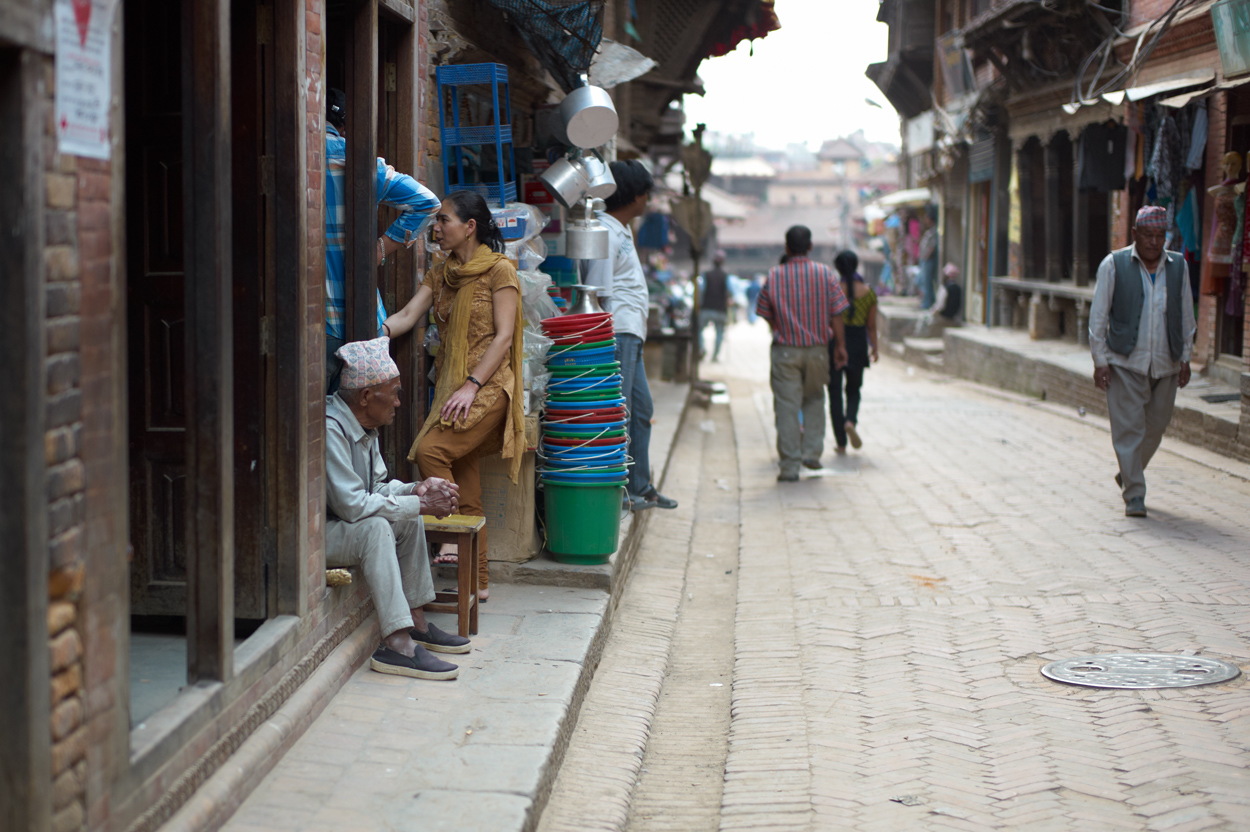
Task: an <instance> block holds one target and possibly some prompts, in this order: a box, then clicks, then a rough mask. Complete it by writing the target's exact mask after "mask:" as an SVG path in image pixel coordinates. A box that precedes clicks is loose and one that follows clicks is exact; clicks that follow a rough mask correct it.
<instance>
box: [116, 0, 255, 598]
mask: <svg viewBox="0 0 1250 832" xmlns="http://www.w3.org/2000/svg"><path fill="white" fill-rule="evenodd" d="M234 5H235V8H234V9H232V29H234V31H233V32H232V35H233V37H232V40H233V43H234V47H233V49H232V67H231V70H232V78H233V79H235V80H234V84H233V90H232V94H233V97H234V99H235V100H234V103H235V105H236V106H235V107H234V108H233V109H234V112H233V113H232V139H233V140H234V143H235V147H234V155H233V160H234V164H233V170H232V180H233V187H234V196H233V205H232V210H233V214H234V220H233V222H232V228H231V232H232V236H233V245H234V252H233V264H232V265H233V271H234V306H233V310H232V311H233V316H234V328H233V329H234V334H233V338H234V344H233V349H234V401H235V414H234V418H235V429H234V435H235V448H234V458H235V472H236V473H235V501H234V502H235V564H234V578H235V617H236V618H244V619H260V618H265V617H266V614H267V610H268V609H269V608H270V605H269V603H268V592H267V587H266V583H265V574H266V571H265V559H266V558H267V557H269V556H271V555H272V552H273V545H272V539H273V535H272V533H271V531H272V529H271V524H270V523H269V522H268V518H267V516H266V511H267V506H268V505H269V502H270V501H269V500H268V499H267V490H266V489H267V483H269V482H271V481H272V477H269V476H268V466H269V465H270V464H271V462H272V454H268V453H266V448H267V447H269V444H268V442H267V441H266V438H267V436H266V433H265V431H266V428H267V427H272V420H268V422H269V424H268V425H267V420H266V419H265V418H264V417H265V414H266V413H267V412H273V411H272V409H271V408H272V406H273V401H272V399H273V397H272V394H271V393H270V392H268V387H269V386H271V385H269V384H268V380H269V376H268V375H267V374H266V372H265V362H266V361H267V360H271V358H272V357H271V356H269V355H266V354H265V353H266V352H267V350H265V349H264V344H263V340H262V331H263V330H264V329H265V328H266V326H265V322H264V310H265V308H266V307H265V301H266V294H267V293H268V292H270V291H271V281H270V280H269V276H270V275H272V266H271V264H272V251H270V250H269V249H270V246H269V243H268V241H269V240H271V239H272V235H271V234H270V233H269V232H268V225H267V223H269V222H271V221H272V219H271V218H269V217H267V216H266V212H265V210H264V208H265V204H266V202H265V201H266V199H267V197H266V196H265V195H264V194H263V193H262V192H263V191H264V190H266V189H265V188H264V184H263V183H264V168H265V167H266V162H265V161H264V160H263V159H262V154H263V148H264V143H265V142H266V141H272V138H271V137H270V136H268V135H267V134H268V132H269V131H267V130H265V129H264V126H265V124H266V118H267V110H266V107H265V103H264V102H265V101H266V100H268V99H269V97H270V96H271V94H272V84H271V83H270V84H269V85H267V86H266V85H263V84H262V83H261V81H262V79H264V78H266V77H268V78H269V79H270V80H271V79H272V69H271V68H270V67H268V66H267V62H266V61H264V60H263V55H262V44H261V42H260V38H259V37H258V36H257V29H258V20H259V21H260V24H259V25H261V26H263V23H264V19H263V16H260V15H258V11H257V8H256V5H257V4H256V3H255V2H254V0H247V1H246V2H243V0H240V2H236V3H235V4H234ZM181 6H182V4H180V3H169V2H164V0H128V2H127V3H126V4H125V15H126V18H125V26H126V54H125V71H126V100H127V106H126V148H127V150H126V153H127V159H126V170H127V180H126V194H127V201H126V226H127V258H128V259H127V315H128V342H129V343H128V347H129V359H128V371H129V380H128V384H129V408H130V423H129V447H130V514H131V545H132V546H133V549H134V558H133V561H132V564H131V576H130V578H131V613H132V614H134V615H165V616H184V615H185V614H186V599H187V554H188V553H187V550H186V534H185V531H186V529H185V518H186V505H187V501H186V489H187V488H188V481H187V470H186V442H187V433H186V431H187V414H186V411H185V407H184V403H185V388H186V375H185V366H186V364H185V354H184V348H185V338H186V320H185V309H184V297H183V295H184V287H183V215H184V212H183V199H184V190H183V169H182V148H183V115H182V109H183V101H182V92H183V88H182V76H183V60H182V46H183V41H182V37H183V32H182V21H181ZM240 30H242V31H240ZM274 589H275V590H276V587H275V588H274Z"/></svg>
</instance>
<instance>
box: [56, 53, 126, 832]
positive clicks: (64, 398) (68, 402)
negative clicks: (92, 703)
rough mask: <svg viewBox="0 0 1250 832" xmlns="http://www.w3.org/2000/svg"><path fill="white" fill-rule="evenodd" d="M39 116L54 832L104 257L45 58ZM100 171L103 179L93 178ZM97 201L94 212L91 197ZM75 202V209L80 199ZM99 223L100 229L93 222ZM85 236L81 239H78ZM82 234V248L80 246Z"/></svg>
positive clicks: (79, 755) (74, 678)
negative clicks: (90, 341)
mask: <svg viewBox="0 0 1250 832" xmlns="http://www.w3.org/2000/svg"><path fill="white" fill-rule="evenodd" d="M45 78H46V83H47V94H48V100H47V102H45V107H44V112H45V114H46V118H47V123H46V124H45V127H44V154H43V157H44V164H45V169H44V182H45V195H44V198H45V206H46V209H45V210H46V222H45V228H46V231H45V233H46V239H45V240H44V279H45V289H44V291H45V301H46V305H47V306H46V313H45V314H46V316H47V320H46V333H47V336H46V341H45V344H44V350H45V352H44V368H45V373H46V382H47V387H46V389H45V395H46V399H45V402H46V412H45V419H46V422H45V426H44V427H45V431H46V432H45V434H44V453H45V457H46V462H47V466H48V475H47V488H48V493H47V499H48V536H49V540H48V559H49V578H48V652H49V656H50V660H51V662H50V663H51V671H52V680H51V712H52V719H51V726H50V730H51V734H52V770H51V772H50V776H51V777H52V781H53V806H52V811H53V822H52V828H53V830H56V832H69V830H78V829H82V828H83V825H84V822H85V820H86V800H85V794H86V788H85V783H86V775H87V763H86V756H87V735H86V730H85V729H84V727H83V712H84V696H83V693H84V686H83V664H82V657H83V640H82V635H81V632H80V630H81V625H80V621H81V615H80V613H81V610H80V604H79V601H80V595H81V592H82V588H83V578H84V575H85V568H84V537H85V524H84V520H85V504H86V471H85V468H84V464H83V454H82V440H83V432H82V429H83V424H82V387H81V382H82V357H81V351H80V346H81V342H82V317H81V313H82V310H83V286H82V279H81V273H82V271H83V266H84V264H83V262H82V260H83V259H86V261H87V262H88V263H90V264H91V265H92V267H94V266H95V265H97V264H98V262H99V260H100V258H101V256H103V257H104V258H105V260H106V262H107V254H108V251H109V248H110V241H109V239H108V208H107V195H108V177H107V174H101V173H100V166H99V165H98V164H96V165H92V164H89V163H88V162H87V161H86V160H82V161H81V162H80V160H78V159H77V158H76V157H73V156H61V155H59V154H58V153H57V152H56V138H55V135H56V133H55V123H54V114H53V108H52V106H51V102H52V99H53V96H54V95H55V73H54V72H53V63H52V60H51V59H48V60H47V61H45ZM102 176H103V182H102V181H101V177H102ZM101 188H102V189H103V192H104V195H105V199H104V203H105V204H104V205H103V210H102V211H101V205H100V201H99V199H98V195H99V193H100V191H101ZM80 200H81V203H82V204H81V205H80ZM101 225H102V226H103V233H99V232H100V226H101ZM84 232H86V235H85V236H84ZM80 237H81V242H82V244H81V245H80Z"/></svg>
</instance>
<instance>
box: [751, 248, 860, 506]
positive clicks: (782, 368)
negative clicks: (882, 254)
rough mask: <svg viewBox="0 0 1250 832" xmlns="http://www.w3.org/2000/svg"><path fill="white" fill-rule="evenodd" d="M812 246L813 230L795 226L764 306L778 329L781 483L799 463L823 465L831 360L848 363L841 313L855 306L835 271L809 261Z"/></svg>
mask: <svg viewBox="0 0 1250 832" xmlns="http://www.w3.org/2000/svg"><path fill="white" fill-rule="evenodd" d="M811 250H812V232H811V229H809V228H807V227H806V226H802V225H796V226H792V227H791V228H790V229H789V230H788V231H786V254H785V261H784V263H783V264H782V265H779V266H774V267H773V268H772V270H771V271H769V273H768V280H767V281H766V282H765V283H764V288H763V289H762V290H761V291H760V298H759V305H758V310H759V316H760V317H761V318H763V319H764V320H766V321H768V325H769V326H770V327H771V328H772V332H773V345H772V351H771V367H770V371H769V382H770V384H771V386H772V389H773V411H774V414H775V418H776V423H777V455H778V457H780V460H781V472H780V473H779V474H778V475H777V481H778V482H793V481H795V480H797V479H798V478H799V464H800V463H802V464H803V465H804V466H806V467H808V468H820V455H821V451H822V450H824V445H825V407H824V405H825V384H826V383H827V382H828V381H829V363H830V360H832V362H833V364H834V365H835V366H839V367H840V366H843V365H845V364H846V340H845V337H844V335H843V331H842V312H843V311H844V310H845V309H846V308H847V307H848V306H849V305H850V304H848V303H847V300H846V295H844V294H843V292H842V287H841V286H840V285H839V283H838V280H837V278H836V277H834V274H833V270H832V269H830V268H829V267H828V266H826V265H824V264H823V263H815V262H813V261H812V260H809V259H808V257H807V254H808V252H809V251H811ZM831 340H832V341H834V342H835V343H834V345H833V348H832V349H830V347H829V342H830V341H831ZM800 412H802V419H803V421H802V424H801V425H800V423H799V414H800Z"/></svg>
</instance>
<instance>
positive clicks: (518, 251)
mask: <svg viewBox="0 0 1250 832" xmlns="http://www.w3.org/2000/svg"><path fill="white" fill-rule="evenodd" d="M504 253H505V254H506V255H507V256H508V257H511V258H512V259H513V260H516V261H517V268H518V269H519V270H521V271H530V270H533V269H537V268H538V267H539V266H541V265H542V262H543V261H544V260H546V259H547V243H546V241H545V240H543V238H542V237H534V238H533V239H531V240H526V241H524V242H520V241H518V242H514V243H507V244H506V245H505V248H504Z"/></svg>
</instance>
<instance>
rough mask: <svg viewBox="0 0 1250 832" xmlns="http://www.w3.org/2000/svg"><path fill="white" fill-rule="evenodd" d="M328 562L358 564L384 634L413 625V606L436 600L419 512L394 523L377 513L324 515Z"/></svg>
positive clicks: (423, 527)
mask: <svg viewBox="0 0 1250 832" xmlns="http://www.w3.org/2000/svg"><path fill="white" fill-rule="evenodd" d="M326 566H329V567H336V566H359V567H360V571H361V572H363V573H364V576H365V584H366V585H368V587H369V594H370V595H372V596H373V606H374V609H376V610H377V611H378V627H379V629H380V630H381V631H382V637H383V638H385V637H386V636H389V635H390V634H391V633H394V632H396V631H398V630H407V629H411V628H412V612H411V610H414V609H418V608H420V607H423V606H425V605H426V604H428V603H430V602H431V601H433V600H434V579H433V578H432V577H431V576H430V556H429V552H428V550H427V548H426V545H425V525H424V524H423V523H422V522H421V518H420V517H418V518H416V519H415V520H399V521H396V522H394V523H391V522H390V521H389V520H384V519H382V518H381V517H366V518H365V519H363V520H357V521H356V522H355V523H348V522H346V521H344V520H328V521H326Z"/></svg>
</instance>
